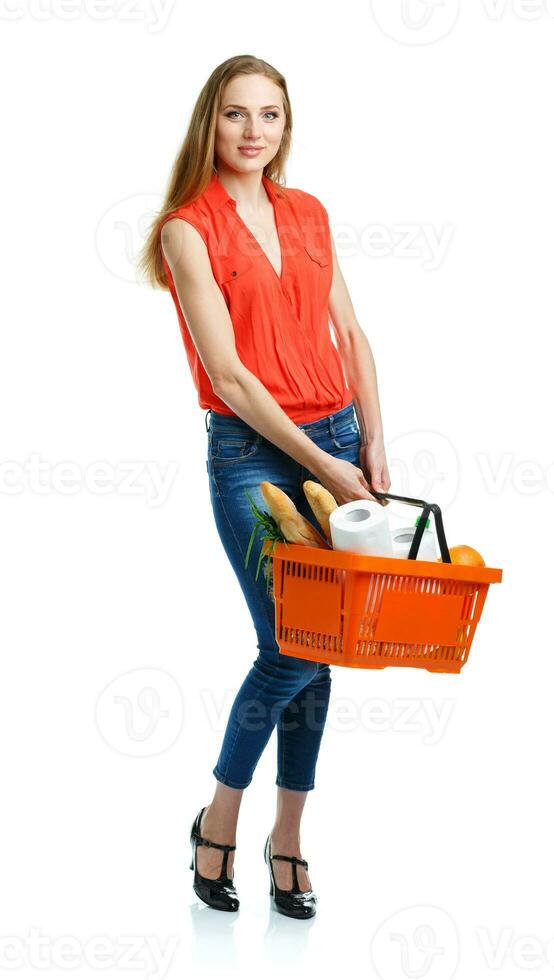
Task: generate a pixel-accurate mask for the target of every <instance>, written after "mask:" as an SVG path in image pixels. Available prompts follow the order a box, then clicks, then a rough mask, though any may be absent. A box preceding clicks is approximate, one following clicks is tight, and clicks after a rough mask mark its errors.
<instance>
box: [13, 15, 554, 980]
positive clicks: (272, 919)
mask: <svg viewBox="0 0 554 980" xmlns="http://www.w3.org/2000/svg"><path fill="white" fill-rule="evenodd" d="M0 8H1V17H0V29H1V50H0V62H1V65H2V69H1V71H2V81H3V91H4V98H3V106H2V116H3V124H2V129H3V136H4V151H3V155H2V168H3V171H2V180H1V188H0V189H1V194H2V235H1V239H2V244H1V248H2V256H1V261H2V270H3V285H2V292H1V303H2V307H3V310H2V313H3V316H2V321H3V326H2V356H1V366H0V371H1V377H0V382H1V383H0V397H1V426H2V448H1V453H2V496H1V504H2V532H1V540H2V547H1V552H2V562H1V575H2V580H1V602H2V608H3V614H2V621H3V630H2V632H3V635H4V637H3V643H2V647H3V670H2V684H1V686H0V724H1V733H0V735H1V743H2V757H3V779H2V782H3V790H4V800H3V804H2V807H1V811H0V812H1V821H2V829H1V848H2V852H1V856H0V866H1V869H2V870H1V876H2V886H3V887H2V890H1V899H0V902H1V907H0V921H1V938H2V945H1V949H0V955H1V957H2V964H1V965H2V967H3V968H4V969H5V970H6V972H7V975H10V971H11V973H12V974H13V975H14V976H17V977H19V976H21V977H25V980H28V978H29V980H33V978H35V977H36V978H37V980H38V977H48V978H49V977H53V978H56V980H57V978H58V977H62V976H64V977H65V976H68V975H71V976H72V977H78V978H79V980H81V978H90V977H99V976H102V977H105V978H111V977H116V976H117V977H121V976H132V977H139V978H141V980H142V978H143V977H144V978H146V977H152V978H156V980H161V978H162V977H171V978H172V980H173V978H178V977H183V976H186V977H188V976H196V975H197V971H198V970H199V969H200V968H202V969H203V970H204V972H205V975H206V976H222V975H229V976H237V977H238V976H241V977H243V976H246V977H254V976H259V970H260V968H261V969H263V971H264V975H265V976H271V977H273V976H293V977H297V976H298V977H300V976H302V977H304V976H306V975H309V974H316V973H318V974H319V973H320V972H321V971H322V970H323V969H324V968H326V967H328V968H329V970H330V971H332V973H333V974H334V975H335V976H339V975H340V976H352V975H356V976H362V977H366V976H367V977H374V976H380V977H382V978H384V980H389V978H393V977H395V978H398V977H414V976H418V977H422V976H424V977H426V978H430V980H448V978H449V977H451V976H453V975H454V973H455V972H456V971H457V972H456V975H457V976H459V977H464V978H466V977H470V976H475V977H479V978H480V980H483V978H487V977H496V976H499V975H501V976H502V977H506V978H517V977H523V976H525V975H527V974H528V972H529V967H530V966H534V967H535V969H534V970H533V975H534V976H537V977H543V976H544V977H547V976H552V973H553V971H554V924H553V921H552V915H551V908H552V903H551V896H552V888H551V886H552V872H553V867H552V864H553V862H552V814H551V808H550V802H551V791H552V785H551V784H552V764H551V750H552V739H553V735H554V733H553V730H552V729H553V724H552V679H553V669H552V653H553V651H552V629H551V622H552V620H551V610H552V585H551V568H552V553H553V552H552V548H553V536H552V523H551V522H552V494H553V491H554V465H553V455H552V432H551V429H552V412H551V405H550V397H549V394H550V393H549V387H550V383H551V375H552V357H551V354H550V339H551V333H552V305H553V304H552V288H551V274H552V234H553V219H554V214H553V196H552V174H553V173H554V166H553V163H554V161H553V153H552V90H553V89H552V86H553V76H554V63H553V60H552V44H553V40H554V4H552V3H547V2H546V0H544V2H540V0H537V2H530V0H528V2H526V3H524V2H520V3H517V2H516V0H505V2H504V0H497V2H494V0H488V2H486V0H475V2H474V3H469V2H468V0H466V2H464V3H463V4H461V3H460V4H458V3H456V2H454V0H444V2H443V3H442V4H441V3H439V2H435V3H431V2H430V0H426V2H425V3H423V0H412V2H411V4H404V6H402V4H401V2H400V0H374V2H373V3H372V4H370V3H369V2H358V0H350V2H349V3H348V4H339V5H337V4H336V3H331V2H325V0H318V2H317V3H315V2H311V0H309V2H305V3H291V2H290V0H283V2H281V3H280V4H278V5H276V6H275V5H265V6H264V5H260V4H259V3H254V2H239V3H235V4H224V3H222V2H213V0H212V2H211V3H210V4H207V3H206V4H201V5H194V4H189V3H187V4H185V3H179V2H174V3H173V4H171V3H168V4H165V5H164V6H163V7H158V5H155V4H149V3H146V2H143V3H140V2H139V3H134V4H130V3H125V4H122V3H118V2H116V0H113V2H111V3H102V4H101V3H100V0H98V2H97V3H96V4H95V3H94V2H92V0H89V3H88V4H85V3H79V2H75V3H72V4H70V3H69V2H67V3H66V4H65V5H64V4H63V3H62V2H61V0H58V2H57V3H56V2H54V0H42V3H41V4H40V5H39V4H38V3H37V2H35V3H33V2H32V0H14V2H13V3H11V4H8V3H4V2H2V3H1V4H0ZM242 53H252V54H255V55H257V56H259V57H262V58H264V59H266V60H267V61H269V62H270V63H272V64H273V65H275V66H276V67H277V68H278V69H279V70H281V71H282V72H283V73H284V75H285V77H286V78H287V82H288V85H289V90H290V96H291V99H292V107H293V112H294V133H293V152H292V155H291V158H290V162H289V165H288V169H287V183H288V185H289V186H291V187H300V188H303V189H305V190H307V191H309V192H311V193H312V194H315V195H316V196H318V197H319V198H320V200H321V201H322V202H323V203H324V204H325V206H326V207H327V209H328V211H329V214H330V219H331V225H332V230H333V233H334V237H335V242H336V246H337V250H338V253H339V259H340V263H341V268H342V270H343V273H344V275H345V277H346V281H347V284H348V287H349V289H350V291H351V295H352V297H353V301H354V305H355V309H356V312H357V315H358V319H359V321H360V323H361V325H362V326H363V329H364V330H365V332H366V334H367V336H368V338H369V340H370V343H371V346H372V349H373V352H374V356H375V359H376V363H377V370H378V380H379V394H380V399H381V408H382V414H383V421H384V429H385V440H386V445H387V455H388V461H389V466H390V471H391V478H392V487H391V490H392V491H393V492H399V493H403V492H404V493H408V494H411V495H414V496H425V497H426V498H427V499H430V500H435V501H436V502H438V503H439V504H440V505H441V507H442V509H443V514H444V519H445V527H446V532H447V538H448V542H449V544H451V545H452V544H457V543H462V542H464V543H468V544H472V545H473V546H475V547H477V548H478V550H479V551H481V552H482V554H483V555H484V557H485V560H486V562H487V564H489V565H493V566H496V567H499V568H502V569H503V570H504V578H503V582H502V583H501V584H500V585H493V586H491V588H490V591H489V596H488V599H487V603H486V605H485V610H484V613H483V618H482V620H481V623H480V625H479V627H478V630H477V634H476V638H475V641H474V644H473V647H472V650H471V653H470V657H469V661H468V663H467V664H466V666H465V667H464V669H463V671H462V673H461V674H460V675H458V676H455V675H454V676H448V675H433V674H430V673H427V672H426V671H424V670H415V669H401V668H389V669H387V670H384V671H382V672H380V671H363V670H348V669H345V668H335V669H332V676H333V689H332V695H331V706H330V710H329V718H328V724H327V728H326V732H325V734H324V740H323V743H322V749H321V753H320V757H319V761H318V769H317V774H316V788H315V790H314V791H313V792H312V793H310V794H309V795H308V799H307V803H306V809H305V814H304V820H303V825H302V846H303V853H304V856H305V857H306V858H307V860H308V861H309V865H310V875H311V880H312V884H313V887H314V889H315V891H316V892H317V894H318V897H319V905H318V912H317V915H316V916H315V918H314V919H312V920H310V921H309V922H305V923H301V922H297V921H295V920H293V919H287V918H285V917H284V916H281V915H279V914H276V913H274V912H270V908H269V895H268V890H269V889H268V878H267V869H266V867H265V865H264V863H263V856H262V851H263V844H264V841H265V838H266V835H267V833H268V832H269V830H270V828H271V825H272V821H273V809H274V798H275V792H276V790H275V784H274V781H275V732H274V734H273V736H272V739H271V741H270V743H269V745H268V747H267V749H266V751H265V753H264V755H263V756H262V759H261V761H260V763H259V765H258V768H257V769H256V773H255V777H254V781H253V783H252V785H251V786H250V787H249V788H248V790H246V791H245V794H244V798H243V806H242V811H241V816H240V823H239V828H238V836H237V852H236V859H235V881H236V884H237V888H238V891H239V895H240V898H241V909H240V911H239V913H237V914H236V915H235V914H233V915H229V914H225V913H219V912H215V911H214V910H212V909H209V908H207V907H206V906H204V905H203V904H202V903H200V902H199V901H197V900H196V896H195V894H194V892H193V891H192V887H191V884H192V872H191V871H189V870H188V864H189V860H190V847H189V843H188V837H189V833H190V825H191V823H192V820H193V818H194V816H195V815H196V813H197V811H198V810H199V808H200V807H201V806H203V805H204V804H206V803H208V802H209V800H210V799H211V795H212V791H213V788H214V785H215V783H214V779H213V776H212V775H211V770H212V768H213V765H214V764H215V761H216V758H217V755H218V753H219V748H220V744H221V739H222V736H223V730H224V725H225V719H226V716H227V712H228V710H229V707H230V704H231V702H232V699H233V697H234V694H235V692H236V690H237V688H238V686H239V685H240V683H241V682H242V679H243V677H244V675H245V674H246V672H247V670H248V669H249V668H250V666H251V663H252V662H253V660H254V658H255V656H256V652H257V651H256V640H255V635H254V632H253V628H252V624H251V621H250V617H249V614H248V610H247V607H246V604H245V602H244V600H243V597H242V593H241V591H240V589H239V586H238V583H237V581H236V579H235V577H234V574H233V572H232V570H231V567H230V566H229V564H228V562H227V559H226V557H225V555H224V552H223V549H222V547H221V544H220V541H219V538H218V536H217V532H216V529H215V525H214V523H213V518H212V512H211V507H210V501H209V495H208V483H207V474H206V469H205V459H206V432H205V427H204V413H203V411H202V410H201V409H199V407H198V403H197V399H196V391H195V389H194V386H193V383H192V379H191V377H190V375H189V371H188V365H187V362H186V357H185V351H184V347H183V344H182V340H181V337H180V334H179V331H178V324H177V317H176V313H175V309H174V307H173V303H172V300H171V297H170V296H169V294H168V293H163V292H160V291H154V290H152V289H151V288H150V287H149V286H147V285H145V284H144V283H138V282H137V281H136V274H135V269H134V261H135V259H136V255H137V253H138V250H139V247H140V245H141V244H142V241H143V236H144V232H145V228H146V226H147V224H148V220H149V219H150V218H151V215H152V209H156V208H158V207H160V206H161V201H162V194H163V192H164V189H165V186H166V182H167V179H168V177H169V172H170V168H171V166H172V164H173V160H174V157H175V154H176V152H177V149H178V147H179V146H180V144H181V142H182V139H183V136H184V132H185V128H186V125H187V122H188V119H189V115H190V112H191V109H192V106H193V104H194V100H195V99H196V96H197V94H198V92H199V91H200V88H201V87H202V85H203V84H204V82H205V80H206V79H207V77H208V75H209V74H210V72H211V71H212V70H213V68H214V67H215V66H216V65H217V64H218V63H219V62H221V61H223V60H225V59H226V58H228V57H230V56H232V55H235V54H242ZM8 90H9V93H10V94H9V97H8V94H7V93H8ZM379 236H380V237H379ZM437 241H438V242H439V243H441V245H440V248H439V250H438V251H437V244H436V243H437ZM379 242H380V243H381V244H380V245H379ZM39 464H40V467H39V468H37V467H38V465H39ZM97 464H101V465H102V470H100V469H99V468H96V469H95V467H97ZM129 468H131V469H129ZM124 471H125V472H128V473H129V475H128V476H127V477H125V475H124ZM100 477H101V478H100ZM156 479H158V480H162V484H161V486H160V485H159V483H158V484H157V483H156ZM163 481H165V483H164V482H163ZM408 516H409V517H410V520H411V519H412V517H413V512H412V511H410V513H409V515H408ZM129 937H135V938H134V949H131V948H130V946H129V943H130V939H129ZM529 937H532V938H531V939H530V938H529ZM39 940H40V941H39ZM152 950H153V951H154V953H153V952H152ZM164 950H165V956H166V960H165V962H164V964H162V965H161V966H160V965H159V964H158V965H156V962H155V958H154V956H155V955H157V956H160V955H161V952H160V951H162V952H163V951H164ZM156 951H157V954H156ZM69 966H71V967H72V969H69ZM354 971H355V973H354Z"/></svg>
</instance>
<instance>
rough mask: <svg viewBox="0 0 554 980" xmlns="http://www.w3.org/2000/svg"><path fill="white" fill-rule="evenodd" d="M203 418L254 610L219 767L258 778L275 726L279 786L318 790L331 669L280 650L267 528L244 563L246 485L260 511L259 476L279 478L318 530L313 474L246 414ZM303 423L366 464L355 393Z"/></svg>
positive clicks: (225, 777) (236, 562)
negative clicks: (266, 555)
mask: <svg viewBox="0 0 554 980" xmlns="http://www.w3.org/2000/svg"><path fill="white" fill-rule="evenodd" d="M208 417H209V427H208ZM206 423H207V425H206V427H207V432H208V450H207V460H206V468H207V471H208V477H209V486H210V498H211V504H212V509H213V513H214V518H215V523H216V527H217V531H218V533H219V537H220V539H221V543H222V545H223V548H224V550H225V552H226V554H227V557H228V559H229V561H230V563H231V565H232V568H233V571H234V572H235V575H236V576H237V578H238V581H239V584H240V587H241V589H242V592H243V594H244V598H245V599H246V603H247V605H248V608H249V610H250V614H251V616H252V621H253V624H254V629H255V631H256V635H257V648H258V655H257V657H256V659H255V660H254V662H253V665H252V667H251V668H250V670H249V672H248V674H247V675H246V677H245V679H244V681H243V683H242V685H241V687H240V689H239V691H238V693H237V695H236V697H235V700H234V702H233V704H232V706H231V710H230V713H229V717H228V720H227V725H226V729H225V734H224V737H223V743H222V746H221V751H220V754H219V758H218V760H217V762H216V765H215V767H214V769H213V770H212V771H213V775H214V776H215V778H216V779H217V780H218V781H219V782H221V783H224V784H225V785H226V786H231V787H233V788H234V789H244V788H245V787H246V786H248V785H249V784H250V782H251V781H252V777H253V774H254V770H255V768H256V765H257V763H258V760H259V758H260V756H261V754H262V752H263V750H264V748H265V746H266V745H267V743H268V741H269V738H270V736H271V733H272V731H273V729H274V728H275V727H277V778H276V785H277V786H283V787H285V788H286V789H292V790H300V791H306V790H311V789H313V788H314V785H315V783H314V780H315V768H316V762H317V757H318V753H319V748H320V743H321V738H322V735H323V729H324V727H325V721H326V718H327V709H328V706H329V695H330V690H331V671H330V667H329V665H328V664H324V663H316V662H314V661H312V660H302V659H299V658H297V657H289V656H287V655H285V654H281V653H280V652H279V647H278V644H277V642H276V640H275V605H274V601H273V598H272V597H271V594H270V590H269V582H268V580H267V579H266V577H265V575H264V565H265V561H264V560H262V564H261V566H260V571H259V575H258V579H257V580H256V569H257V565H258V557H259V555H260V551H261V548H262V535H261V533H260V532H258V535H257V536H256V537H255V539H254V544H253V546H252V550H251V552H250V557H249V560H248V565H247V567H246V568H245V567H244V563H245V559H246V552H247V549H248V543H249V541H250V536H251V533H252V529H253V526H254V523H255V517H254V515H253V513H252V508H251V506H250V502H249V500H248V497H247V496H246V493H245V490H248V492H249V494H250V495H251V497H252V499H253V500H254V502H255V503H256V505H257V506H258V507H259V508H260V509H261V510H267V504H266V503H265V501H264V498H263V496H262V494H261V490H260V483H261V482H262V481H263V480H268V481H269V482H270V483H274V484H275V485H276V486H278V487H280V489H281V490H283V491H284V492H285V493H286V494H288V496H289V497H290V498H291V499H292V500H293V501H294V503H295V505H296V507H297V509H298V511H299V512H300V513H301V514H302V515H303V516H304V517H305V518H307V520H309V521H310V522H311V523H312V524H313V525H314V526H315V527H316V528H317V530H318V531H321V527H320V526H319V524H318V522H317V520H316V518H315V515H314V514H313V512H312V510H311V507H310V505H309V504H308V501H307V500H306V497H305V495H304V491H303V489H302V484H303V483H304V481H305V480H316V477H315V476H314V475H313V474H312V473H310V472H309V471H308V470H307V469H306V468H305V467H304V466H302V465H301V464H300V463H297V462H296V460H294V459H292V457H290V456H288V455H287V454H286V453H284V452H283V451H282V450H281V449H279V448H278V447H277V446H275V445H274V444H273V443H271V442H269V441H268V440H267V439H265V438H264V437H263V436H261V435H260V433H258V432H256V430H255V429H253V428H251V426H249V425H247V423H246V422H244V421H243V420H242V419H241V418H238V417H234V416H227V415H222V414H220V413H219V412H213V411H212V410H211V409H209V410H208V412H207V413H206ZM298 428H299V429H303V431H304V432H305V433H306V434H307V435H308V436H309V437H310V439H312V441H313V442H314V443H316V445H317V446H319V447H320V448H321V449H323V450H324V451H325V452H327V453H330V454H331V455H332V456H336V457H339V458H340V459H346V460H348V461H349V462H351V463H355V464H356V465H359V452H360V429H359V425H358V421H357V418H356V413H355V409H354V404H353V403H352V402H351V403H350V404H349V405H347V406H345V407H344V408H343V409H341V410H340V411H339V412H335V413H334V414H331V415H325V416H323V417H322V418H320V419H317V420H316V421H315V422H304V423H301V424H300V425H298ZM316 482H319V481H317V480H316Z"/></svg>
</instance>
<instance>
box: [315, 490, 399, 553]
mask: <svg viewBox="0 0 554 980" xmlns="http://www.w3.org/2000/svg"><path fill="white" fill-rule="evenodd" d="M329 528H330V531H331V541H332V542H333V548H334V549H335V550H336V551H356V552H357V553H358V554H360V555H381V556H384V557H388V558H392V557H394V554H393V550H392V537H391V531H390V526H389V519H388V516H387V512H386V509H385V508H384V507H383V506H382V505H381V504H379V503H377V502H376V501H374V500H367V499H362V500H350V501H349V502H348V503H347V504H342V506H341V507H337V508H336V510H334V511H332V513H331V514H330V516H329Z"/></svg>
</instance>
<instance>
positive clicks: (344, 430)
mask: <svg viewBox="0 0 554 980" xmlns="http://www.w3.org/2000/svg"><path fill="white" fill-rule="evenodd" d="M359 442H360V430H359V428H358V422H357V420H356V417H355V416H354V414H352V415H349V416H347V418H346V419H344V421H340V422H338V423H337V422H335V423H334V425H333V443H334V446H335V449H348V448H349V447H350V446H355V445H356V443H359Z"/></svg>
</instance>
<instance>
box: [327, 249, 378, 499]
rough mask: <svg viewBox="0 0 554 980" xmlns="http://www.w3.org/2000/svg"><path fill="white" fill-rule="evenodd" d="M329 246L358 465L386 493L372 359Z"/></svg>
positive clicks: (332, 305)
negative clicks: (355, 418)
mask: <svg viewBox="0 0 554 980" xmlns="http://www.w3.org/2000/svg"><path fill="white" fill-rule="evenodd" d="M331 241H332V238H331ZM332 248H333V284H332V286H331V291H330V293H329V314H330V317H331V321H332V324H333V329H334V331H335V334H336V337H337V347H338V350H339V354H340V359H341V362H342V365H343V368H344V373H345V375H346V380H347V381H348V387H349V388H350V390H351V392H352V397H353V401H354V407H355V409H356V415H357V416H358V420H359V423H360V430H361V436H362V445H361V450H360V464H361V466H362V469H363V471H364V474H365V475H366V477H367V479H368V481H369V483H370V485H371V486H373V487H375V489H376V490H384V491H385V492H386V491H387V490H388V489H389V487H390V477H389V472H388V468H387V462H386V458H385V449H384V437H383V422H382V419H381V408H380V405H379V394H378V391H377V370H376V367H375V360H374V358H373V352H372V350H371V347H370V344H369V341H368V339H367V337H366V335H365V333H364V331H363V330H362V328H361V326H360V324H359V323H358V320H357V317H356V314H355V312H354V307H353V305H352V300H351V298H350V294H349V292H348V289H347V286H346V283H345V281H344V277H343V275H342V272H341V270H340V268H339V264H338V260H337V254H336V251H335V244H334V242H333V241H332Z"/></svg>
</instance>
